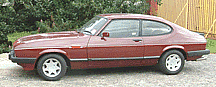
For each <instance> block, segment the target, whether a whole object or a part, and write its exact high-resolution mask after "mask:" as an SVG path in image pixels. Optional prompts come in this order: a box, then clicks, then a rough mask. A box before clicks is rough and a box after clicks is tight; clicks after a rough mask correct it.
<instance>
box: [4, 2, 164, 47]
mask: <svg viewBox="0 0 216 87" xmlns="http://www.w3.org/2000/svg"><path fill="white" fill-rule="evenodd" d="M7 1H11V2H12V4H11V5H9V6H0V12H1V13H0V24H1V32H0V33H1V38H2V39H0V40H1V41H3V42H7V37H6V36H7V34H8V33H13V32H23V31H33V32H32V33H37V32H36V31H40V32H42V33H43V32H55V31H68V30H74V29H76V28H79V27H80V26H82V25H83V24H84V23H86V22H87V21H88V20H90V19H91V18H93V17H94V16H95V15H98V14H102V13H136V14H146V13H147V11H148V10H149V7H150V5H149V4H148V1H149V0H7ZM157 2H158V4H159V5H160V4H161V3H160V2H161V0H157ZM2 3H5V2H1V3H0V5H1V4H2ZM3 42H2V43H3ZM0 44H1V43H0Z"/></svg>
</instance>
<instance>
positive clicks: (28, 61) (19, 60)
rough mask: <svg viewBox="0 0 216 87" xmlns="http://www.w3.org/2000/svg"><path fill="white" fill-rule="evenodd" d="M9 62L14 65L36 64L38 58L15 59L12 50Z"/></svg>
mask: <svg viewBox="0 0 216 87" xmlns="http://www.w3.org/2000/svg"><path fill="white" fill-rule="evenodd" d="M8 56H9V57H8V58H9V60H11V61H12V62H14V63H35V61H36V59H37V58H21V57H15V52H14V50H11V52H10V54H9V55H8Z"/></svg>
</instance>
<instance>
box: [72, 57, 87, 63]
mask: <svg viewBox="0 0 216 87" xmlns="http://www.w3.org/2000/svg"><path fill="white" fill-rule="evenodd" d="M70 61H71V62H74V61H88V59H87V58H86V59H78V58H76V59H70Z"/></svg>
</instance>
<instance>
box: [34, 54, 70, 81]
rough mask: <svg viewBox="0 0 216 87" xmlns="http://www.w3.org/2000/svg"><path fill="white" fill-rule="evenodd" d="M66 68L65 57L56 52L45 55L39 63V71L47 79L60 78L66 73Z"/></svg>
mask: <svg viewBox="0 0 216 87" xmlns="http://www.w3.org/2000/svg"><path fill="white" fill-rule="evenodd" d="M66 69H67V64H66V62H65V60H64V58H63V57H62V56H60V55H56V54H48V55H45V56H43V57H42V58H41V59H40V60H39V61H38V64H37V71H38V73H39V75H40V76H41V77H43V78H44V79H45V80H59V79H60V78H61V77H62V76H64V75H65V73H66Z"/></svg>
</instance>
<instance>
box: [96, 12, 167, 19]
mask: <svg viewBox="0 0 216 87" xmlns="http://www.w3.org/2000/svg"><path fill="white" fill-rule="evenodd" d="M98 16H101V17H105V18H108V19H130V18H131V19H151V20H161V21H164V19H163V18H161V17H156V16H151V15H143V14H129V13H111V14H100V15H98Z"/></svg>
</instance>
